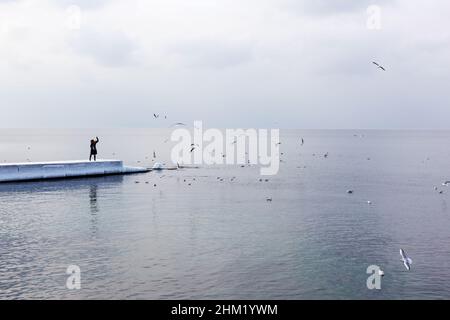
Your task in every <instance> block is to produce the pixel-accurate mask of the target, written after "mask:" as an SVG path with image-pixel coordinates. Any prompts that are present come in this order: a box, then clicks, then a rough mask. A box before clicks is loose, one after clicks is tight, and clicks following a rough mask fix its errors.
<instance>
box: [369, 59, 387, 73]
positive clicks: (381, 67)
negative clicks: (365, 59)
mask: <svg viewBox="0 0 450 320" xmlns="http://www.w3.org/2000/svg"><path fill="white" fill-rule="evenodd" d="M372 63H373V64H374V65H376V66H377V67H378V68H379V69H381V70H383V71H386V69H385V68H384V67H383V66H382V65H380V64H378V63H376V62H375V61H372Z"/></svg>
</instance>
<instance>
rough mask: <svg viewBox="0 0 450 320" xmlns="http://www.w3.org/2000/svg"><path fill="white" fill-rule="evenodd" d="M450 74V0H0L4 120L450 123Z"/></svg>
mask: <svg viewBox="0 0 450 320" xmlns="http://www.w3.org/2000/svg"><path fill="white" fill-rule="evenodd" d="M372 61H377V62H379V63H380V64H381V65H383V66H384V67H385V68H386V71H385V72H384V71H382V70H380V69H377V67H376V66H375V65H373V64H372ZM449 84H450V1H447V0H431V1H424V0H392V1H387V0H378V1H377V0H373V1H366V0H329V1H325V0H110V1H107V0H0V112H1V117H0V127H1V128H37V127H39V128H97V127H98V128H116V127H117V128H119V127H120V128H122V127H138V128H145V127H168V126H170V124H172V123H175V122H184V123H187V124H192V123H193V121H194V120H201V121H203V126H204V127H219V128H282V129H283V128H298V129H450V103H449V102H450V86H449ZM153 113H157V114H160V115H161V116H160V118H158V119H154V117H153ZM164 115H166V116H167V119H163V116H164Z"/></svg>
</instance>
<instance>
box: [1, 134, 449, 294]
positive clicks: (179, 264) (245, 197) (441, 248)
mask: <svg viewBox="0 0 450 320" xmlns="http://www.w3.org/2000/svg"><path fill="white" fill-rule="evenodd" d="M7 134H8V133H6V134H5V135H3V136H0V144H1V143H2V140H1V139H7V140H8V141H12V142H13V144H14V145H15V146H16V147H15V148H12V154H13V156H14V157H19V155H20V152H21V149H20V148H21V146H22V145H26V143H25V142H24V141H25V140H26V139H27V138H26V136H22V137H21V139H24V141H22V140H20V139H19V138H20V136H19V138H18V136H17V135H12V134H11V136H10V137H8V135H7ZM83 134H84V133H76V132H75V133H70V134H69V133H66V132H64V133H62V134H61V135H60V136H58V135H56V136H53V135H54V133H52V134H50V133H46V134H40V135H39V134H35V135H32V137H33V138H32V140H33V148H32V149H31V152H34V154H31V155H30V156H31V157H33V158H38V159H39V160H45V159H42V157H44V156H45V154H49V152H48V151H49V150H50V148H55V149H57V150H60V148H61V150H65V149H64V148H65V146H66V145H71V146H76V145H77V141H78V140H79V139H81V138H80V137H82V135H83ZM355 134H356V136H355ZM99 135H100V134H99ZM5 136H6V138H2V137H5ZM102 136H103V137H104V138H103V139H102V142H103V143H104V145H102V147H103V148H102V149H101V152H112V151H114V152H116V153H117V154H118V155H119V156H121V157H122V156H123V159H124V160H125V161H126V162H128V163H135V162H136V161H138V160H139V161H141V162H142V163H144V162H145V157H147V158H148V159H151V158H152V157H151V152H152V150H153V149H156V150H158V151H159V150H160V149H159V148H158V147H157V146H158V145H159V144H160V140H161V141H164V139H166V132H160V133H158V132H156V133H155V132H153V131H152V132H151V134H149V133H146V132H141V131H139V132H135V131H131V132H128V133H127V132H124V131H120V132H118V133H114V132H105V133H104V134H103V135H102ZM299 137H303V138H304V140H305V143H304V145H303V146H300V145H299V143H298V141H299ZM30 139H31V138H30ZM281 140H282V142H283V143H282V150H281V151H282V152H283V153H284V155H283V156H282V159H283V162H282V164H281V167H280V172H279V174H278V175H277V176H273V177H269V178H268V179H269V181H268V182H265V181H259V179H260V176H259V168H257V167H252V166H247V167H244V168H241V167H240V166H237V167H232V166H211V167H205V168H201V169H198V170H195V169H192V170H187V169H186V170H178V171H168V172H165V173H164V174H158V173H146V174H139V175H129V176H108V177H100V178H98V177H97V178H88V179H70V180H55V181H41V182H27V183H6V184H0V298H3V299H7V298H33V299H37V298H57V299H60V298H61V299H67V298H129V299H133V298H149V299H158V298H163V299H166V298H172V299H177V298H190V299H198V298H206V299H214V298H216V299H231V298H236V299H238V298H244V299H245V298H246V299H273V298H277V299H315V298H326V299H327V298H344V299H349V298H356V299H359V298H368V299H379V298H386V299H403V298H448V297H449V294H450V282H449V281H448V279H449V278H450V271H449V269H448V263H449V262H450V253H449V251H448V244H449V243H450V233H449V230H450V214H449V211H448V207H447V200H448V197H449V196H450V189H447V187H443V186H441V182H442V181H445V180H448V179H450V177H449V176H448V175H449V172H448V163H449V160H450V150H449V151H446V150H444V151H443V150H442V148H441V146H442V145H445V144H446V143H447V142H448V141H449V140H450V132H407V133H405V132H395V131H392V132H391V131H386V132H383V131H367V132H363V134H362V133H360V132H356V133H355V132H352V131H290V132H285V133H284V134H283V133H282V135H281ZM48 141H52V145H51V146H50V145H49V144H48ZM108 141H115V143H117V144H118V145H119V146H122V147H119V146H117V145H114V146H108ZM121 141H122V142H123V143H120V142H121ZM130 141H131V142H130ZM161 145H162V143H161ZM113 147H114V150H113ZM161 148H162V147H161ZM39 150H42V152H43V154H40V153H39ZM66 152H67V154H68V155H67V158H69V157H70V158H76V157H75V156H73V155H72V154H71V152H73V150H72V149H71V150H67V151H66ZM326 152H328V154H329V156H328V158H324V157H323V156H321V155H323V154H325V153H326ZM158 154H161V155H162V156H164V152H162V151H160V152H158ZM13 156H12V157H13ZM61 158H64V156H61ZM368 159H370V160H368ZM158 160H159V159H158ZM148 161H151V160H148ZM217 177H221V178H223V181H220V180H218V179H217ZM231 177H236V179H234V180H233V181H231V179H230V178H231ZM194 179H195V180H194ZM155 184H156V186H154V185H155ZM435 186H437V187H438V191H440V190H441V189H442V190H443V191H444V192H443V193H442V194H439V192H438V191H435V190H434V187H435ZM348 189H352V190H354V191H355V192H354V193H353V194H352V195H349V194H347V193H346V190H348ZM267 197H271V198H272V199H273V201H272V202H267V201H266V198H267ZM368 200H370V201H371V203H372V204H371V205H368V203H367V201H368ZM400 247H402V248H404V249H405V250H406V252H408V254H409V255H410V256H411V258H412V259H413V260H414V264H413V268H412V271H411V272H406V271H405V269H404V267H403V264H402V263H401V261H400V256H399V253H398V251H399V248H400ZM70 264H76V265H78V266H80V268H81V278H82V284H81V286H82V289H81V290H79V291H70V290H67V289H66V288H65V281H66V276H67V275H66V274H65V270H66V268H67V266H68V265H70ZM372 264H376V265H379V266H380V267H381V268H382V269H383V270H384V271H385V277H384V278H383V280H382V290H381V291H370V290H368V289H367V287H366V279H367V276H368V275H367V274H366V269H367V267H368V266H369V265H372Z"/></svg>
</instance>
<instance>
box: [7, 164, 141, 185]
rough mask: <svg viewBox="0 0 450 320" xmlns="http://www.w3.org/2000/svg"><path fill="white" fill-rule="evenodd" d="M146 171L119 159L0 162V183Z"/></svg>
mask: <svg viewBox="0 0 450 320" xmlns="http://www.w3.org/2000/svg"><path fill="white" fill-rule="evenodd" d="M148 171H150V169H148V168H142V167H127V166H124V165H123V162H122V161H121V160H97V161H88V160H74V161H51V162H24V163H3V164H0V183H1V182H11V181H29V180H45V179H61V178H74V177H85V176H102V175H111V174H128V173H139V172H148Z"/></svg>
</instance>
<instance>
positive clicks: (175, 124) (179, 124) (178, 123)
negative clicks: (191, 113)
mask: <svg viewBox="0 0 450 320" xmlns="http://www.w3.org/2000/svg"><path fill="white" fill-rule="evenodd" d="M185 125H186V124H184V123H183V122H177V123H174V124H173V125H171V127H177V126H185Z"/></svg>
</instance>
